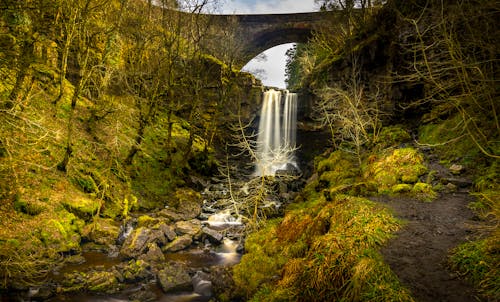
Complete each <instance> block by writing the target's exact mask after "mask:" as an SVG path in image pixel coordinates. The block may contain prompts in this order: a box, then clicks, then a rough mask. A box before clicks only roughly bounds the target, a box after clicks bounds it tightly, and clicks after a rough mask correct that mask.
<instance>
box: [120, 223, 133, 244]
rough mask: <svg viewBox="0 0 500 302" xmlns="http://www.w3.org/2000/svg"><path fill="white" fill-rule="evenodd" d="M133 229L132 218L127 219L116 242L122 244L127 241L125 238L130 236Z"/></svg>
mask: <svg viewBox="0 0 500 302" xmlns="http://www.w3.org/2000/svg"><path fill="white" fill-rule="evenodd" d="M133 230H134V227H133V225H132V221H131V220H129V221H127V222H126V223H125V224H122V225H121V226H120V233H119V235H118V238H117V239H116V244H118V245H122V244H123V242H125V239H127V237H128V236H130V234H131V233H132V231H133Z"/></svg>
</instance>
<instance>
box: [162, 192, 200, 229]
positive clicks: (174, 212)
mask: <svg viewBox="0 0 500 302" xmlns="http://www.w3.org/2000/svg"><path fill="white" fill-rule="evenodd" d="M169 204H170V205H171V206H170V207H168V208H166V209H164V210H161V211H160V212H159V213H158V215H160V216H163V217H165V218H168V219H170V220H171V221H180V220H190V219H193V218H196V217H198V215H200V214H201V204H202V198H201V195H200V193H198V192H196V191H194V190H192V189H189V188H180V189H177V190H176V191H175V193H174V194H173V196H172V197H171V198H170V200H169Z"/></svg>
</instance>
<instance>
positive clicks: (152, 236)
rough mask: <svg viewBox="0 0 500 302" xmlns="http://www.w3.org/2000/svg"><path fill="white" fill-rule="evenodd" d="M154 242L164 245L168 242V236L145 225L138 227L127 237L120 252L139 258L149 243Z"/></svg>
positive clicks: (129, 256) (126, 255)
mask: <svg viewBox="0 0 500 302" xmlns="http://www.w3.org/2000/svg"><path fill="white" fill-rule="evenodd" d="M153 242H155V243H158V244H159V245H164V244H165V243H167V238H166V237H165V234H164V233H163V232H162V231H160V230H151V229H147V228H144V227H140V228H137V229H135V230H133V231H132V233H131V234H130V236H128V237H127V239H125V242H124V243H123V245H122V248H121V250H120V254H121V255H122V256H125V257H128V258H137V257H139V256H140V255H142V254H144V253H145V252H146V250H147V247H148V244H149V243H153Z"/></svg>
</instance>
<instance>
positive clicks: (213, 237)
mask: <svg viewBox="0 0 500 302" xmlns="http://www.w3.org/2000/svg"><path fill="white" fill-rule="evenodd" d="M201 237H202V239H208V240H209V241H210V242H211V243H215V244H220V243H221V242H222V239H223V237H224V236H222V234H221V233H219V232H217V231H216V230H213V229H211V228H208V227H203V228H202V229H201Z"/></svg>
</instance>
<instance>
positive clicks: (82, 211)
mask: <svg viewBox="0 0 500 302" xmlns="http://www.w3.org/2000/svg"><path fill="white" fill-rule="evenodd" d="M62 205H63V206H64V208H65V209H66V210H67V211H68V212H70V213H73V214H75V215H76V216H78V217H79V218H81V219H84V220H86V221H89V220H90V219H92V217H94V216H95V215H96V214H97V212H98V211H99V207H100V206H101V201H98V200H93V199H90V198H85V197H80V198H75V199H68V200H64V201H63V202H62Z"/></svg>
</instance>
